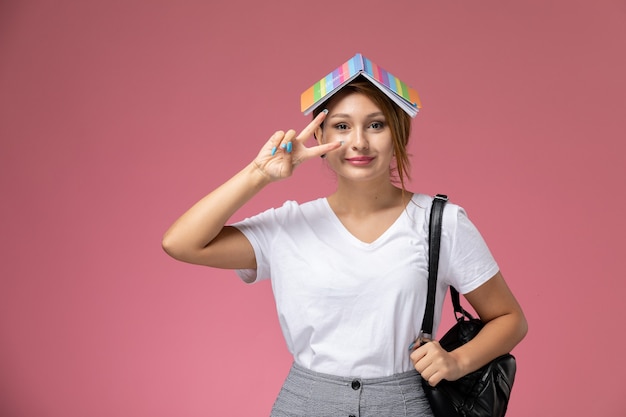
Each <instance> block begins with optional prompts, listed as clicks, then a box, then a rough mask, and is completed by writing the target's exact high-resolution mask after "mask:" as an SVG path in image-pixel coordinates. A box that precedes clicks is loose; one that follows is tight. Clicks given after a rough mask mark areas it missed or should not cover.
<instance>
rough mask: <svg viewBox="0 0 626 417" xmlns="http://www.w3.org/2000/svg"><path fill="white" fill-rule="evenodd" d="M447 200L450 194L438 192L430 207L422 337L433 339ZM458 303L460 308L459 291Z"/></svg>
mask: <svg viewBox="0 0 626 417" xmlns="http://www.w3.org/2000/svg"><path fill="white" fill-rule="evenodd" d="M447 202H448V196H446V195H444V194H437V195H436V196H435V197H434V198H433V203H432V206H431V209H430V225H429V228H428V294H427V296H426V310H425V311H424V319H423V321H422V331H421V334H420V338H421V339H427V340H431V339H432V338H433V319H434V316H435V295H436V292H437V273H438V271H439V248H440V246H441V224H442V222H443V208H444V207H445V205H446V203H447ZM457 304H458V305H459V308H460V302H459V297H458V293H457ZM455 308H456V307H455Z"/></svg>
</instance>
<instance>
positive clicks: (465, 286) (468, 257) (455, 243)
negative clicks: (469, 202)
mask: <svg viewBox="0 0 626 417" xmlns="http://www.w3.org/2000/svg"><path fill="white" fill-rule="evenodd" d="M442 233H443V236H442V255H443V253H445V254H447V262H446V264H445V272H444V274H443V275H444V276H443V278H444V280H445V281H447V283H448V284H449V285H451V286H453V287H454V288H456V289H457V290H458V291H459V292H460V293H461V294H467V293H468V292H470V291H473V290H475V289H476V288H478V287H480V286H481V285H482V284H484V283H485V282H487V281H488V280H489V279H490V278H491V277H493V276H494V275H495V274H496V273H497V272H498V271H499V267H498V264H497V263H496V261H495V259H494V258H493V255H492V254H491V251H490V250H489V248H488V247H487V243H486V242H485V240H484V239H483V237H482V235H481V234H480V232H479V231H478V229H477V228H476V226H474V224H473V223H472V222H471V221H470V219H469V218H468V216H467V214H466V212H465V210H464V209H463V208H462V207H459V206H457V205H454V204H448V206H447V207H446V209H445V210H444V220H443V231H442Z"/></svg>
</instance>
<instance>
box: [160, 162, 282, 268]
mask: <svg viewBox="0 0 626 417" xmlns="http://www.w3.org/2000/svg"><path fill="white" fill-rule="evenodd" d="M269 183H270V177H269V176H268V175H267V174H265V172H264V171H263V170H261V168H259V167H258V166H257V165H256V163H255V162H252V163H250V164H249V165H247V166H246V167H245V168H244V169H242V170H241V171H240V172H239V173H237V174H236V175H235V176H233V177H232V178H231V179H230V180H228V181H227V182H225V183H224V184H222V185H221V186H220V187H218V188H216V189H215V190H214V191H212V192H211V193H210V194H208V195H207V196H206V197H204V198H203V199H201V200H200V201H198V202H197V203H196V204H195V205H193V206H192V207H191V208H190V209H189V210H188V211H187V212H186V213H184V214H183V215H182V216H181V217H180V218H179V219H178V220H176V221H175V222H174V224H173V225H172V226H171V227H170V228H169V229H168V230H167V232H165V235H164V236H163V242H162V245H163V248H164V249H165V251H166V252H167V253H168V254H170V255H171V256H172V257H174V258H177V259H181V260H187V261H189V260H190V258H193V257H194V254H196V253H198V252H199V251H201V250H202V249H203V248H205V247H206V246H207V245H208V244H209V243H211V241H212V240H213V239H214V238H215V237H216V236H217V235H218V234H219V233H220V231H221V230H222V228H223V227H224V225H225V224H226V222H227V221H228V219H229V218H230V217H232V215H233V214H234V213H235V212H236V211H237V210H238V209H239V208H241V207H242V206H243V205H244V204H245V203H246V202H248V201H249V200H250V199H251V198H252V197H253V196H254V195H255V194H257V193H258V192H259V191H260V190H261V189H263V187H265V186H266V185H267V184H269Z"/></svg>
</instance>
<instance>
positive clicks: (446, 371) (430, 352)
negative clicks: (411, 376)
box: [410, 340, 465, 387]
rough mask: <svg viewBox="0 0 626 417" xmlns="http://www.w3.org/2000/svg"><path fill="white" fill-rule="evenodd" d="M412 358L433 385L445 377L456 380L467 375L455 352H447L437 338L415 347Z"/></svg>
mask: <svg viewBox="0 0 626 417" xmlns="http://www.w3.org/2000/svg"><path fill="white" fill-rule="evenodd" d="M410 358H411V362H413V366H415V369H416V370H417V372H419V373H420V375H421V376H422V378H423V379H425V380H426V381H427V382H428V383H429V384H430V385H431V386H433V387H434V386H436V385H437V384H438V383H439V382H441V381H442V380H444V379H445V380H447V381H455V380H457V379H459V378H461V377H462V376H463V375H465V374H464V373H463V370H462V367H461V364H460V361H459V360H458V358H456V357H455V355H454V353H453V352H447V351H446V350H445V349H444V348H442V347H441V345H440V344H439V342H437V341H436V340H435V341H432V342H428V343H426V344H424V345H422V346H420V347H418V348H417V349H415V350H414V351H413V353H411V356H410Z"/></svg>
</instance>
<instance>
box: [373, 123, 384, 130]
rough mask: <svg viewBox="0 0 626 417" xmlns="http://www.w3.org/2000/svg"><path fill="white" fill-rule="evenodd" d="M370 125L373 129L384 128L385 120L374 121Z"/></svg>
mask: <svg viewBox="0 0 626 417" xmlns="http://www.w3.org/2000/svg"><path fill="white" fill-rule="evenodd" d="M370 127H371V128H372V129H382V128H383V127H385V124H384V123H383V122H372V124H370Z"/></svg>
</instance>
